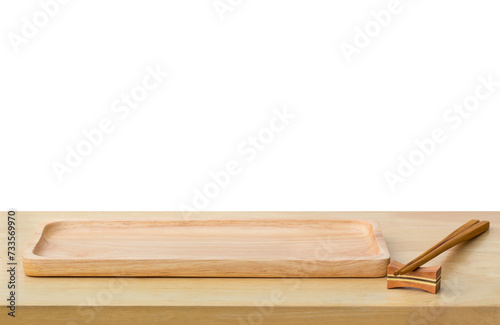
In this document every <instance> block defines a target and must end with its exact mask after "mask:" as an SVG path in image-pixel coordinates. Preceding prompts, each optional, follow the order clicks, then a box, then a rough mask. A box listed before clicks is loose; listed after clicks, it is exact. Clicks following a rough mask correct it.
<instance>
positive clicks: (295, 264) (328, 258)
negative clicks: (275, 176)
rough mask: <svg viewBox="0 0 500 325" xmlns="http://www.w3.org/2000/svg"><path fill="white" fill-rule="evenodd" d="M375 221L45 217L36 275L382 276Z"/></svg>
mask: <svg viewBox="0 0 500 325" xmlns="http://www.w3.org/2000/svg"><path fill="white" fill-rule="evenodd" d="M388 264H389V252H388V250H387V246H386V244H385V242H384V238H383V237H382V233H381V232H380V230H379V229H378V227H377V226H374V225H372V224H371V223H368V222H362V221H349V220H288V219H287V220H283V219H280V220H275V219H273V220H255V219H252V220H190V221H165V220H156V221H144V220H137V221H131V220H129V221H91V220H81V221H75V220H66V221H64V220H62V221H48V222H44V223H42V224H40V225H39V226H38V229H37V231H36V233H35V234H34V236H33V238H32V240H31V243H30V244H29V245H28V248H27V249H26V251H25V253H24V257H23V265H24V272H25V273H26V274H27V275H31V276H134V277H139V276H140V277H168V276H181V277H382V276H385V275H386V274H387V265H388Z"/></svg>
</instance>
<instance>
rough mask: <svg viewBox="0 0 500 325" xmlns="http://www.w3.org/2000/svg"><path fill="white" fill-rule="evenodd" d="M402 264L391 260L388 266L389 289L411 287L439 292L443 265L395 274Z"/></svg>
mask: <svg viewBox="0 0 500 325" xmlns="http://www.w3.org/2000/svg"><path fill="white" fill-rule="evenodd" d="M402 266H403V264H401V263H399V262H397V261H391V263H390V264H389V266H388V267H387V289H393V288H404V287H407V288H408V287H410V288H417V289H421V290H425V291H427V292H430V293H437V292H438V291H439V289H440V288H441V265H438V266H431V267H420V268H418V269H416V270H415V271H411V272H408V273H406V274H403V275H394V272H395V271H396V270H398V269H399V268H401V267H402Z"/></svg>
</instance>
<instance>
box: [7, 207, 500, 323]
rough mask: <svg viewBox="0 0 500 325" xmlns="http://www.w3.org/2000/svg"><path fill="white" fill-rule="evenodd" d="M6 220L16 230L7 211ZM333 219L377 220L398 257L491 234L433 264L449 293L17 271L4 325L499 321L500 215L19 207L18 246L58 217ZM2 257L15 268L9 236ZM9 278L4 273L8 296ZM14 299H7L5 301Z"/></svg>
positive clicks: (329, 283)
mask: <svg viewBox="0 0 500 325" xmlns="http://www.w3.org/2000/svg"><path fill="white" fill-rule="evenodd" d="M4 215H5V217H4V222H0V233H1V234H6V229H7V222H6V220H7V217H6V216H7V213H6V212H5V213H4ZM220 217H224V218H236V219H268V218H290V217H293V218H297V219H326V220H340V219H350V220H367V221H376V222H378V223H379V224H380V229H381V230H382V233H383V235H384V238H385V241H386V243H387V247H388V249H389V251H390V253H391V258H392V259H394V260H398V261H400V262H406V261H410V260H411V259H412V258H414V257H415V256H418V255H419V254H420V253H421V252H423V251H424V250H425V249H427V248H428V247H430V246H432V245H433V244H434V243H436V242H438V241H439V240H440V239H442V238H443V237H444V236H446V235H447V234H449V233H450V231H451V230H453V229H456V228H457V227H458V226H459V225H461V224H463V223H464V222H466V221H468V220H470V219H480V220H489V221H490V222H491V227H490V230H489V231H488V232H486V233H484V234H482V235H481V236H479V237H478V238H476V239H474V240H472V241H469V242H466V243H463V244H460V245H458V246H456V247H454V248H452V249H450V250H449V251H447V252H445V253H443V254H441V255H440V256H438V257H436V258H435V259H434V260H432V261H431V262H429V263H428V264H427V265H424V266H435V265H442V280H441V290H440V291H439V292H438V293H437V294H436V295H431V294H429V293H427V292H423V291H420V290H415V289H397V290H388V289H386V281H387V280H386V278H286V279H281V278H113V277H109V278H72V277H30V276H26V275H24V272H23V269H22V265H21V264H19V265H18V273H17V276H18V278H17V281H18V288H17V297H18V301H17V305H18V317H16V319H15V320H13V319H12V318H11V317H9V316H7V311H8V310H7V308H5V310H4V311H3V312H0V324H51V325H75V324H111V325H115V324H116V325H127V324H141V323H147V324H252V325H253V324H287V325H295V324H333V323H337V324H398V325H399V324H412V325H418V324H433V325H434V324H486V325H494V324H498V319H500V306H499V303H500V300H499V299H498V297H500V229H499V227H498V225H499V224H500V213H499V212H203V213H201V212H200V213H190V214H185V213H182V212H22V211H20V212H18V213H17V222H18V242H17V247H18V251H19V252H22V251H23V250H24V249H25V248H26V247H27V246H28V242H29V241H30V239H31V236H32V234H33V233H34V232H35V231H36V227H37V226H38V224H39V223H40V222H42V221H43V220H49V219H67V220H77V219H94V220H116V219H119V220H122V219H127V220H130V219H141V218H153V219H163V220H185V219H189V220H207V219H216V218H220ZM2 236H4V237H3V238H4V239H2V241H0V251H3V252H4V253H2V254H0V263H2V265H3V266H4V267H5V265H6V262H7V261H6V253H5V252H6V242H5V235H2ZM7 281H8V274H7V272H1V273H0V294H1V296H2V297H7V295H8V291H9V290H8V289H7V286H6V284H7ZM2 301H4V304H6V300H5V298H2Z"/></svg>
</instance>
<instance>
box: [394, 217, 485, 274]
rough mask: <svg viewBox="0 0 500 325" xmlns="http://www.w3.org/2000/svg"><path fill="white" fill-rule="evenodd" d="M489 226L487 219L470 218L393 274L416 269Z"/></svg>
mask: <svg viewBox="0 0 500 325" xmlns="http://www.w3.org/2000/svg"><path fill="white" fill-rule="evenodd" d="M489 227H490V222H489V221H479V220H475V219H473V220H471V221H469V222H467V223H465V224H464V225H463V226H461V227H460V228H458V229H456V230H455V231H453V232H452V233H451V234H449V235H448V236H446V237H445V238H444V239H443V240H441V241H440V242H439V243H437V244H436V245H434V246H432V247H431V248H429V249H428V250H426V251H425V252H423V253H422V254H420V256H418V257H417V258H415V259H413V260H412V261H410V262H408V263H407V264H405V265H403V266H402V267H401V268H399V269H398V270H396V271H395V272H394V275H401V274H405V273H407V272H411V271H413V270H415V269H417V268H418V267H419V266H421V265H424V264H425V263H427V262H428V261H430V260H431V259H433V258H434V257H436V256H438V255H439V254H441V253H442V252H444V251H446V250H448V249H450V248H452V247H453V246H455V245H458V244H460V243H462V242H464V241H467V240H469V239H472V238H474V237H476V236H478V235H480V234H482V233H483V232H485V231H486V230H488V228H489Z"/></svg>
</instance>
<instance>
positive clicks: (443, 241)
mask: <svg viewBox="0 0 500 325" xmlns="http://www.w3.org/2000/svg"><path fill="white" fill-rule="evenodd" d="M478 222H479V220H476V219H472V220H470V221H467V222H466V223H465V224H463V225H462V226H460V227H458V228H457V229H455V230H454V231H453V232H451V233H450V234H449V235H448V236H446V237H445V238H443V239H442V240H441V241H439V242H438V243H437V244H435V245H434V246H432V247H431V248H429V249H427V250H426V251H425V252H423V253H422V254H420V255H419V256H417V257H415V258H414V259H412V260H411V261H410V262H408V263H406V264H405V265H402V266H401V267H400V268H399V269H398V270H396V271H395V272H394V274H395V275H399V274H400V272H401V270H403V269H404V268H405V267H407V266H410V265H411V264H413V263H415V262H416V261H418V260H419V259H421V258H422V257H424V256H426V255H427V254H429V253H430V252H432V251H433V250H435V249H436V248H438V247H439V246H441V245H442V244H443V243H445V242H446V241H448V239H450V238H453V237H455V236H456V235H457V234H459V233H461V232H462V231H464V230H465V229H467V228H469V227H470V226H473V225H475V224H476V223H478Z"/></svg>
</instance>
